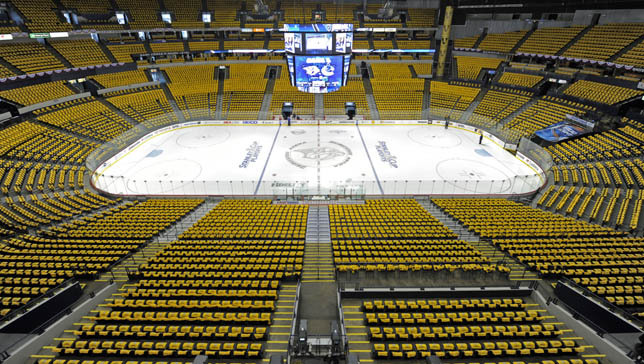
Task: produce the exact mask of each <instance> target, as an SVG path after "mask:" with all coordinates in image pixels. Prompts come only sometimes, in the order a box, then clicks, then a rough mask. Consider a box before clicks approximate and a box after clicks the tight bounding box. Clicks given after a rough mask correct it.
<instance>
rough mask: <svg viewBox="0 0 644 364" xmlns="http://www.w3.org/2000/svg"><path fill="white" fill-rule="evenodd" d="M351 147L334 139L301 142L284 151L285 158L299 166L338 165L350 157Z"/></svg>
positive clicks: (322, 166) (324, 166)
mask: <svg viewBox="0 0 644 364" xmlns="http://www.w3.org/2000/svg"><path fill="white" fill-rule="evenodd" d="M351 155H352V153H351V149H349V148H348V147H347V146H346V145H344V144H342V143H338V142H336V141H329V142H321V143H315V142H309V141H306V142H301V143H297V144H294V145H293V146H291V147H290V148H289V150H288V151H287V152H286V156H285V157H286V160H287V161H288V162H289V163H290V164H292V165H294V166H296V167H299V168H307V167H310V168H317V167H320V168H326V167H339V166H341V165H343V164H345V163H347V162H348V161H349V160H350V159H351Z"/></svg>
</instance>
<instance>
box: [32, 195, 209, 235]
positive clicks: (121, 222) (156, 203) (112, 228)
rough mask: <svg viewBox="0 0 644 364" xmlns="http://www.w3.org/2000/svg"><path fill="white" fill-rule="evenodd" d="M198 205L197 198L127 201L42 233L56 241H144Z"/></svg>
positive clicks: (199, 200)
mask: <svg viewBox="0 0 644 364" xmlns="http://www.w3.org/2000/svg"><path fill="white" fill-rule="evenodd" d="M202 203H203V200H201V199H157V200H154V199H151V200H147V201H144V202H140V203H139V202H136V201H131V202H127V203H126V204H124V205H120V206H117V207H115V208H113V209H112V210H110V211H105V212H101V213H99V214H97V215H94V216H86V217H82V218H80V219H78V220H74V221H71V222H68V223H64V224H61V225H57V226H54V227H51V228H49V230H47V231H44V232H43V234H44V235H48V236H54V237H59V238H97V237H100V238H116V239H118V238H125V239H148V238H151V237H153V236H154V235H156V234H158V233H159V232H161V231H163V230H165V229H166V228H167V227H168V226H170V225H171V224H173V223H174V222H175V221H177V220H178V219H180V218H181V217H183V216H184V215H186V214H187V213H189V212H190V211H192V210H193V209H195V208H196V207H197V206H199V205H200V204H202Z"/></svg>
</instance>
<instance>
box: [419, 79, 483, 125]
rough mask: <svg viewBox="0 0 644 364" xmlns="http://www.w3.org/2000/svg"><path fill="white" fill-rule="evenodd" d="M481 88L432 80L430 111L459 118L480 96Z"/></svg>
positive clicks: (450, 117) (448, 117)
mask: <svg viewBox="0 0 644 364" xmlns="http://www.w3.org/2000/svg"><path fill="white" fill-rule="evenodd" d="M480 90H481V89H480V88H475V87H469V86H460V85H454V84H449V83H447V82H440V81H432V82H431V85H430V103H429V108H430V113H431V114H432V115H435V116H437V117H443V118H447V119H451V120H458V119H460V117H461V115H462V114H463V112H464V111H465V110H466V109H467V108H468V107H469V106H470V104H471V103H472V102H473V101H474V99H475V98H476V97H477V96H478V94H479V92H480Z"/></svg>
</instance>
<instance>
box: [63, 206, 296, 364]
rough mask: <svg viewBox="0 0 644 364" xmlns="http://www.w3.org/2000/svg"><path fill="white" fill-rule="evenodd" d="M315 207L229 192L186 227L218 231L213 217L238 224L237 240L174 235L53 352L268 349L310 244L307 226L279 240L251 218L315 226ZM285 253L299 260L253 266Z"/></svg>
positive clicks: (216, 355)
mask: <svg viewBox="0 0 644 364" xmlns="http://www.w3.org/2000/svg"><path fill="white" fill-rule="evenodd" d="M306 212H307V209H306V208H305V207H302V206H287V205H271V204H270V201H243V200H242V201H233V200H225V201H222V202H220V203H219V204H218V205H217V206H216V207H215V208H214V209H212V210H211V211H210V212H209V213H207V214H206V215H205V216H204V217H202V218H201V219H200V220H199V221H198V222H197V223H196V224H195V225H194V226H193V227H192V228H191V229H189V230H188V232H187V233H186V235H194V234H197V233H199V234H202V233H204V234H208V233H209V232H210V231H212V228H211V226H217V229H220V228H221V229H223V228H225V227H226V226H238V227H240V229H239V230H238V231H237V234H238V235H236V236H235V237H234V240H233V238H231V240H207V239H209V238H206V237H201V239H202V240H179V241H175V242H172V243H170V244H168V245H166V246H165V247H164V248H163V249H162V250H160V251H159V252H157V253H156V255H155V256H154V257H152V258H149V259H148V260H147V262H146V263H145V264H142V265H139V266H138V267H137V269H136V271H134V272H130V273H129V278H130V279H131V284H128V285H127V286H126V287H124V289H123V290H122V291H121V293H120V294H119V297H117V298H115V299H108V300H106V302H105V304H103V305H101V306H100V308H99V310H97V311H93V314H92V316H90V317H89V318H88V319H89V321H90V322H84V323H81V324H79V325H78V326H77V327H76V328H75V330H74V335H75V336H76V337H75V338H73V339H71V338H70V340H65V341H61V342H60V343H58V344H57V345H56V347H54V348H53V349H52V351H53V353H54V354H55V355H57V356H58V357H60V358H66V357H69V358H73V359H78V360H87V359H93V358H95V357H97V356H103V357H119V356H121V357H123V356H128V357H132V358H142V359H144V360H150V359H152V358H180V359H183V360H189V359H192V358H194V356H196V355H208V356H209V357H211V358H213V359H234V360H246V359H254V358H261V357H263V351H264V344H263V341H266V340H267V338H268V331H269V330H268V327H269V326H270V325H271V324H272V323H273V320H274V319H273V315H272V312H274V311H275V310H276V309H277V305H276V302H277V300H278V298H279V293H278V289H279V288H280V280H281V279H288V278H292V277H294V276H299V275H300V272H301V270H302V266H301V261H300V264H299V265H294V264H293V263H294V262H295V259H300V260H301V258H296V257H301V256H302V255H303V250H304V244H303V236H299V235H298V236H297V239H298V240H285V241H282V240H275V237H274V236H273V235H272V234H261V235H260V236H255V235H256V234H254V233H253V227H252V226H251V224H256V225H255V226H256V227H259V228H260V229H261V227H263V226H265V227H269V228H272V227H273V226H274V224H284V225H286V226H290V228H291V229H296V230H297V227H299V226H302V227H304V228H305V221H306ZM302 219H303V220H302ZM291 221H292V222H293V224H292V225H291V224H290V223H289V222H291ZM303 221H304V223H303ZM211 224H215V225H211ZM243 227H246V228H247V229H242V228H243ZM261 231H262V232H267V231H266V230H263V229H262V230H261ZM214 232H215V233H216V231H214ZM250 238H252V239H253V240H250ZM193 239H194V237H193ZM237 239H240V240H237ZM244 239H249V240H244ZM221 253H223V254H221ZM281 256H283V257H286V258H285V259H287V260H288V262H290V264H291V267H290V268H286V267H285V265H283V264H275V265H270V264H266V265H265V266H262V267H261V269H262V272H261V273H262V274H253V272H255V271H256V270H257V269H258V267H259V265H258V264H255V262H257V261H261V260H262V259H271V257H281ZM230 259H232V260H240V261H239V262H238V263H237V264H236V266H235V267H232V265H231V264H228V263H226V262H225V260H230ZM280 259H282V258H280ZM231 269H232V270H231ZM231 273H239V274H231ZM255 273H257V272H255ZM242 275H244V277H242ZM116 340H118V341H116Z"/></svg>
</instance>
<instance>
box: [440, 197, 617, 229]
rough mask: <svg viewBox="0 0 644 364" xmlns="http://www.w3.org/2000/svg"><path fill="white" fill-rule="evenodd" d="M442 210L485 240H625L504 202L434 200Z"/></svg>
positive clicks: (596, 226)
mask: <svg viewBox="0 0 644 364" xmlns="http://www.w3.org/2000/svg"><path fill="white" fill-rule="evenodd" d="M432 201H433V202H434V203H435V204H436V205H438V206H439V207H440V208H441V210H443V211H445V212H446V213H448V214H449V215H450V216H452V217H454V218H455V219H457V220H459V221H460V222H461V223H462V224H463V226H465V227H467V228H468V229H470V230H472V231H474V232H476V233H478V234H479V235H480V236H481V237H484V238H498V237H508V238H515V237H516V238H519V237H531V238H548V237H553V238H554V237H576V236H622V235H624V233H623V232H617V231H615V230H613V229H609V228H605V227H601V226H598V225H592V224H589V223H587V222H584V221H580V220H576V219H574V218H570V217H564V216H561V215H557V214H553V213H550V212H546V211H543V210H539V209H533V208H531V207H528V206H525V205H522V204H520V203H518V202H514V201H508V200H505V199H438V198H435V199H432Z"/></svg>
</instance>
